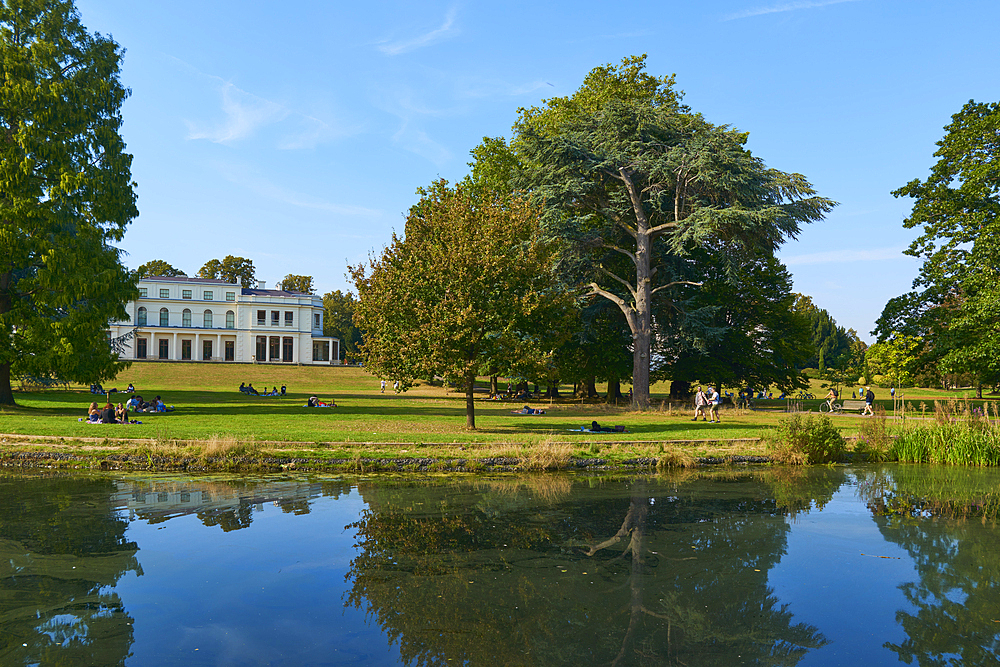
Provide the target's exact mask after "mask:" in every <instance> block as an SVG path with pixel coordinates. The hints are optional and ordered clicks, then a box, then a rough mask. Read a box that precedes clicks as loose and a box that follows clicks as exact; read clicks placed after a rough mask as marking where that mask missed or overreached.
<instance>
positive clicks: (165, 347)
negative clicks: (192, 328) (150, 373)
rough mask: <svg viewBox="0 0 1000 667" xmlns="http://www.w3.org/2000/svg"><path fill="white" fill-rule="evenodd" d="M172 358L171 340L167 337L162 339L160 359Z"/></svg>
mask: <svg viewBox="0 0 1000 667" xmlns="http://www.w3.org/2000/svg"><path fill="white" fill-rule="evenodd" d="M169 358H170V341H169V340H167V339H166V338H161V339H160V359H169Z"/></svg>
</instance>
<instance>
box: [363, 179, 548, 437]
mask: <svg viewBox="0 0 1000 667" xmlns="http://www.w3.org/2000/svg"><path fill="white" fill-rule="evenodd" d="M419 194H420V195H421V198H420V201H419V202H418V203H417V204H416V205H414V206H413V207H412V208H411V209H410V213H409V216H408V217H407V220H406V230H405V235H404V236H403V237H399V236H397V235H395V234H393V237H392V243H391V245H390V246H389V247H387V248H385V249H384V250H383V252H382V253H381V255H380V256H378V257H372V258H371V259H370V268H369V267H368V266H366V265H365V264H359V265H356V266H353V267H350V272H351V276H352V278H353V281H354V284H355V287H356V289H357V291H358V301H357V305H356V310H355V315H354V321H355V323H356V325H357V326H358V327H359V328H360V329H362V330H364V332H365V341H364V344H363V345H362V347H361V351H362V356H363V358H364V360H365V363H366V365H367V366H368V367H369V369H370V370H371V371H372V372H373V373H375V374H376V375H381V376H383V377H388V378H391V379H394V380H400V381H401V382H402V383H403V385H404V387H405V386H407V385H409V383H411V382H412V381H413V380H414V379H417V378H426V379H431V378H433V377H434V376H441V377H444V378H445V379H447V380H450V381H455V382H459V383H461V384H462V386H463V387H464V389H465V392H466V424H467V425H468V427H469V428H475V403H474V401H473V390H474V385H475V379H476V376H477V375H479V374H481V373H485V372H489V371H490V369H498V370H499V371H504V372H506V373H509V374H513V375H517V374H521V373H523V372H525V371H526V370H528V369H530V368H532V367H535V366H537V365H538V364H540V363H541V362H542V361H543V360H544V357H545V356H546V353H547V352H548V351H549V350H550V349H552V348H554V347H555V346H556V344H557V341H552V340H550V337H551V336H553V335H556V336H558V335H560V334H561V332H562V331H564V330H565V326H564V323H563V322H562V321H561V320H560V318H561V317H563V315H562V310H561V305H562V304H563V303H564V302H565V300H566V297H565V296H564V295H563V293H562V292H561V291H560V290H557V289H556V285H555V281H554V279H553V277H552V273H551V270H550V265H551V261H552V250H551V246H550V245H549V244H546V243H543V242H542V241H540V240H539V238H538V237H539V235H538V210H537V208H535V207H534V206H531V205H530V204H529V203H528V202H526V201H524V200H522V199H516V198H511V197H509V196H508V197H499V196H498V197H489V198H482V197H479V196H477V194H476V192H475V191H474V190H472V189H470V188H468V187H464V186H461V185H460V186H455V187H453V186H450V185H449V184H448V183H447V182H445V181H437V182H435V183H434V184H432V185H431V186H430V187H429V188H427V189H423V190H421V191H419Z"/></svg>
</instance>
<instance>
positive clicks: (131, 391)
mask: <svg viewBox="0 0 1000 667" xmlns="http://www.w3.org/2000/svg"><path fill="white" fill-rule="evenodd" d="M125 393H126V394H134V393H135V387H133V386H132V383H131V382H129V383H128V386H127V387H125Z"/></svg>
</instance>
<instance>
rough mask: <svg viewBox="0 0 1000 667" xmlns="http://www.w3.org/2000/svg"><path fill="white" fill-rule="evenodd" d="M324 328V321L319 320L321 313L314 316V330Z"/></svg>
mask: <svg viewBox="0 0 1000 667" xmlns="http://www.w3.org/2000/svg"><path fill="white" fill-rule="evenodd" d="M322 327H323V320H321V319H320V318H319V313H316V314H315V315H313V329H321V328H322Z"/></svg>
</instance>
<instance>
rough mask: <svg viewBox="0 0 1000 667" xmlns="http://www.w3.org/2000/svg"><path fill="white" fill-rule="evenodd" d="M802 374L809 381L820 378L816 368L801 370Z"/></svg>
mask: <svg viewBox="0 0 1000 667" xmlns="http://www.w3.org/2000/svg"><path fill="white" fill-rule="evenodd" d="M802 374H803V375H805V376H806V377H807V378H810V379H816V378H818V377H820V372H819V369H818V368H803V369H802Z"/></svg>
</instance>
